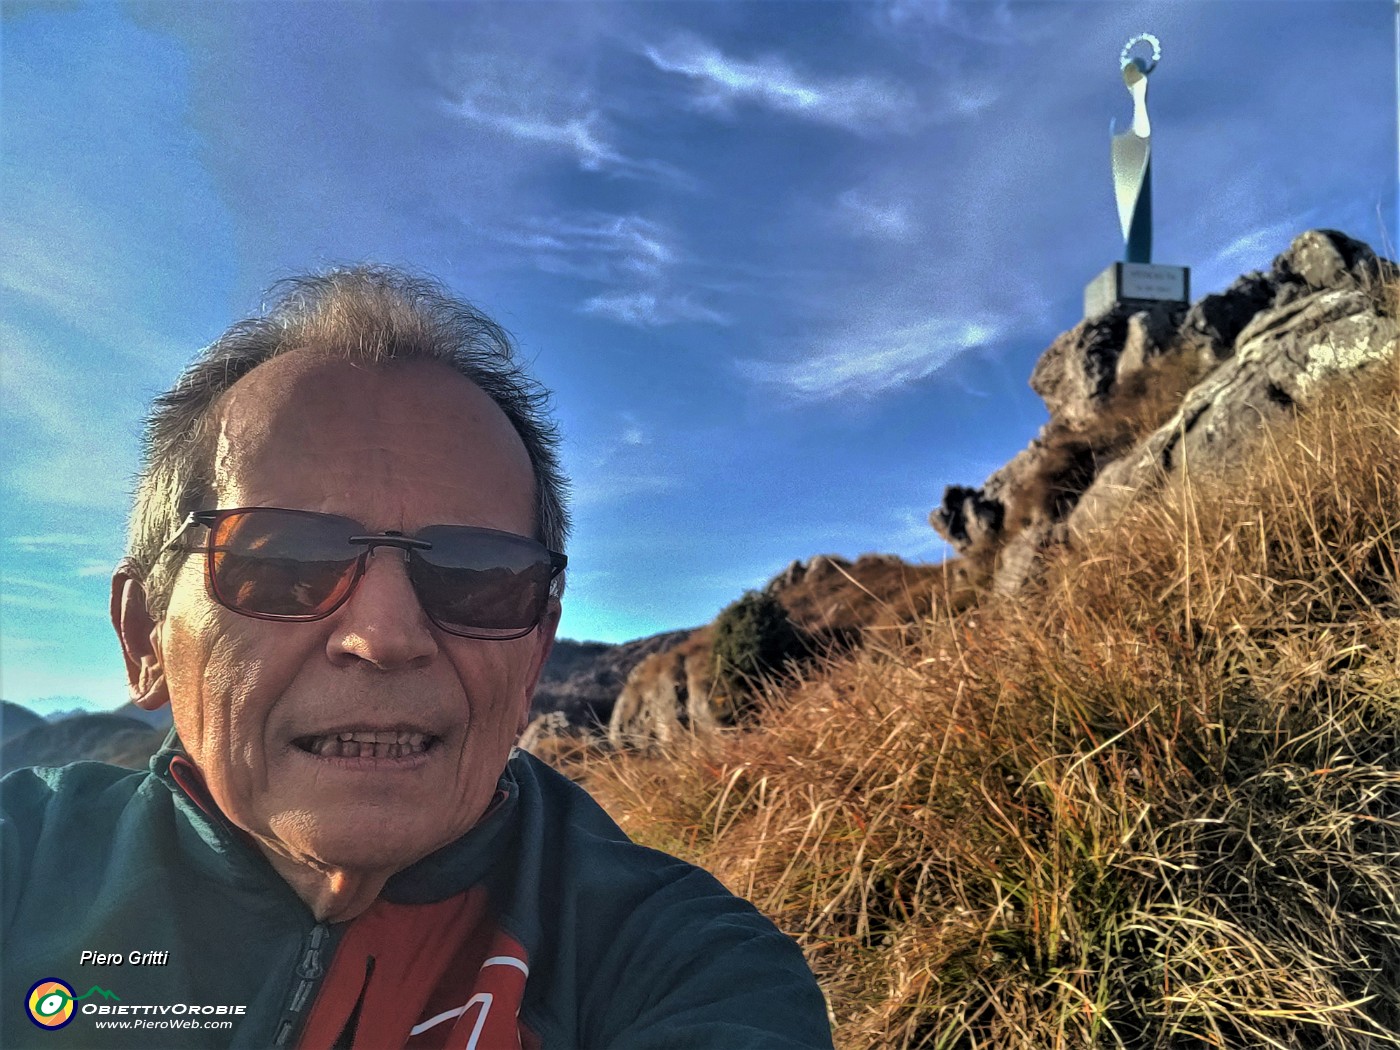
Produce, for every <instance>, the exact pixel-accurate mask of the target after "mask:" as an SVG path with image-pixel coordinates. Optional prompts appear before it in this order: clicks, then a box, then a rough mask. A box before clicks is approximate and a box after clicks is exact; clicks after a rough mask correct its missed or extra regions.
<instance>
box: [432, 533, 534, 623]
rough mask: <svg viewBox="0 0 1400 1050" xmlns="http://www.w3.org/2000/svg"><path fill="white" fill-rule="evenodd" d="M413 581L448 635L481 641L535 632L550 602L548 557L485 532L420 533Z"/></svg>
mask: <svg viewBox="0 0 1400 1050" xmlns="http://www.w3.org/2000/svg"><path fill="white" fill-rule="evenodd" d="M417 535H418V538H419V539H424V540H427V541H428V542H430V543H431V544H432V545H433V547H432V549H431V550H425V551H414V552H413V553H414V557H413V564H414V575H413V581H414V584H415V586H416V587H417V589H418V596H419V598H420V600H421V601H422V602H423V608H424V609H425V610H426V611H427V613H428V615H429V616H431V617H432V618H433V619H434V620H435V621H436V622H437V623H438V624H439V625H440V626H442V627H443V628H445V629H446V630H449V631H461V632H470V633H472V634H474V635H476V636H478V637H482V638H491V637H503V636H506V635H510V634H520V633H523V632H525V631H528V630H529V629H530V628H532V627H534V626H535V624H537V623H538V622H539V620H540V617H541V616H542V615H543V613H544V609H545V605H546V603H547V602H548V600H549V581H550V578H551V576H552V570H551V566H550V562H549V552H548V551H546V550H545V549H544V547H542V546H541V545H540V544H538V543H536V542H535V541H534V540H530V539H526V538H525V537H524V536H512V535H510V534H509V533H501V532H492V531H490V530H486V529H469V528H464V527H456V526H451V525H437V526H433V527H431V528H427V529H424V530H423V531H422V532H420V533H418V534H417Z"/></svg>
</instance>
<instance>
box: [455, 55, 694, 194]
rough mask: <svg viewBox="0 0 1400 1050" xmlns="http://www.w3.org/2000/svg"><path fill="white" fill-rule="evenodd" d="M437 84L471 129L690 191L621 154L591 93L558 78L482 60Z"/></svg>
mask: <svg viewBox="0 0 1400 1050" xmlns="http://www.w3.org/2000/svg"><path fill="white" fill-rule="evenodd" d="M439 79H440V81H441V82H442V83H443V90H444V91H445V92H446V93H447V95H448V98H449V99H450V102H449V111H450V112H451V113H453V114H455V115H456V116H457V117H458V118H459V119H461V120H464V121H466V122H468V123H470V124H474V125H476V126H478V127H482V128H487V129H489V130H491V131H494V132H496V133H498V134H501V135H504V136H506V137H507V138H510V139H512V140H514V141H516V142H518V143H520V144H522V145H524V146H526V147H531V146H533V147H539V148H543V149H545V150H550V151H553V152H556V153H561V154H564V155H566V156H569V157H571V158H572V159H573V160H574V162H575V163H577V164H578V166H579V167H580V168H582V169H583V170H584V171H589V172H603V173H607V174H611V175H622V176H628V177H632V178H647V179H659V180H662V181H666V182H671V183H676V184H678V185H682V186H692V185H693V180H691V179H690V178H689V177H688V176H687V175H685V174H684V173H683V172H681V171H680V170H678V169H676V168H674V167H672V166H671V165H668V164H664V163H661V162H660V161H655V160H650V159H647V158H642V157H635V156H630V155H628V154H627V153H625V152H624V151H623V150H621V149H619V148H618V147H617V146H616V145H615V144H614V141H613V140H614V138H615V136H616V131H615V129H614V127H613V123H612V121H610V120H609V118H608V116H607V115H606V114H605V112H604V107H603V106H602V105H601V104H600V103H599V102H598V101H596V99H595V98H594V94H593V91H592V89H591V88H590V87H589V86H587V85H586V84H581V83H577V82H573V83H566V82H565V80H564V78H563V77H562V76H561V75H560V74H559V73H557V72H555V71H553V70H550V69H547V68H544V67H542V66H538V65H536V66H530V65H525V64H521V63H519V62H516V61H514V60H509V59H502V58H489V57H486V56H484V55H477V56H475V58H474V59H473V60H472V61H471V62H470V63H465V62H464V63H460V64H459V65H458V68H457V69H456V70H454V71H452V72H444V73H440V74H439Z"/></svg>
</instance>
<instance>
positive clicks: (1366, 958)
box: [580, 286, 1400, 1050]
mask: <svg viewBox="0 0 1400 1050" xmlns="http://www.w3.org/2000/svg"><path fill="white" fill-rule="evenodd" d="M1388 294H1390V295H1391V296H1392V297H1393V296H1395V295H1396V294H1400V293H1397V291H1396V289H1395V287H1394V286H1392V287H1391V288H1390V291H1389V293H1388ZM1392 301H1394V300H1392ZM1398 550H1400V358H1397V359H1394V360H1392V361H1390V362H1382V363H1378V364H1375V365H1373V366H1371V368H1370V370H1369V371H1368V372H1367V373H1365V374H1364V375H1363V376H1362V377H1361V379H1360V380H1358V381H1356V382H1353V383H1349V384H1348V385H1346V386H1345V387H1342V388H1339V389H1338V390H1337V391H1335V392H1333V393H1331V394H1328V395H1326V396H1325V397H1324V398H1323V399H1321V400H1320V401H1319V402H1318V403H1317V404H1316V405H1315V406H1314V407H1313V408H1312V409H1310V410H1309V411H1308V412H1307V413H1305V414H1302V415H1300V416H1299V417H1298V418H1297V419H1295V420H1294V421H1292V422H1291V423H1290V424H1288V425H1286V426H1281V427H1276V428H1274V429H1272V430H1270V431H1268V432H1267V434H1266V437H1265V439H1264V440H1263V441H1262V443H1261V444H1260V446H1259V447H1258V449H1257V450H1256V452H1255V453H1254V455H1253V457H1252V458H1251V460H1250V461H1249V462H1248V463H1247V464H1246V465H1245V466H1244V467H1243V468H1242V469H1239V470H1236V471H1234V472H1233V473H1231V474H1230V475H1229V476H1228V477H1213V476H1210V475H1208V474H1206V473H1205V472H1204V471H1203V470H1201V469H1200V465H1197V464H1188V465H1187V470H1186V476H1185V478H1184V480H1182V481H1180V482H1179V483H1174V484H1173V485H1172V486H1170V487H1168V488H1167V489H1165V490H1163V491H1161V492H1159V493H1157V494H1154V495H1153V496H1151V497H1148V498H1144V499H1142V500H1140V501H1139V502H1138V503H1137V504H1136V505H1135V506H1133V507H1131V508H1130V509H1129V510H1128V512H1127V515H1126V517H1125V518H1123V519H1122V520H1120V521H1119V522H1118V523H1116V524H1115V525H1113V526H1112V527H1109V528H1106V529H1105V530H1103V531H1101V532H1100V533H1098V534H1096V535H1094V536H1092V537H1088V538H1087V539H1085V540H1084V541H1082V542H1081V543H1080V546H1079V548H1078V549H1075V550H1067V551H1064V552H1062V553H1061V554H1059V555H1057V556H1056V558H1055V559H1054V560H1053V562H1052V563H1051V564H1050V566H1049V568H1048V572H1047V573H1046V575H1045V578H1044V579H1043V580H1042V581H1041V582H1040V583H1038V584H1036V585H1035V588H1034V590H1032V591H1031V592H1029V593H1022V594H1021V595H1020V596H1018V597H1017V598H1015V599H1005V598H997V597H993V596H991V595H984V596H983V597H982V598H981V599H980V600H979V601H977V602H976V603H975V604H974V605H973V606H972V607H971V608H964V609H961V610H959V611H955V610H953V609H944V610H942V611H941V612H935V614H934V615H932V616H929V617H925V618H923V619H922V620H920V622H919V623H918V624H917V629H915V630H913V631H904V632H890V633H888V634H887V635H884V636H880V635H875V636H874V640H872V641H868V642H867V644H866V645H865V647H864V648H863V649H862V650H860V651H859V652H857V653H856V654H854V655H852V656H850V657H847V658H843V659H841V660H839V661H832V662H828V663H827V664H825V665H823V666H821V667H820V668H819V669H816V670H810V671H808V672H807V673H806V674H805V676H804V677H803V678H802V679H801V680H800V681H798V682H796V683H795V684H789V685H788V686H786V687H784V688H783V689H782V691H781V692H778V691H774V692H772V693H771V694H770V696H769V697H768V702H767V706H766V714H765V716H764V721H763V725H762V726H761V728H760V729H758V730H754V731H748V732H743V733H729V734H721V735H716V736H711V737H704V738H693V739H689V740H687V741H685V742H684V743H682V744H681V745H678V746H676V747H673V748H672V750H671V752H670V753H669V754H667V755H665V756H663V757H654V756H653V757H645V756H639V755H628V754H620V755H613V756H603V757H591V758H590V757H586V756H585V757H582V758H580V761H582V772H581V774H580V775H581V778H582V779H583V780H584V782H585V783H586V785H587V786H588V788H589V789H590V790H591V791H592V792H593V793H594V794H595V795H596V796H598V797H599V798H600V799H601V800H602V801H603V802H604V804H605V805H606V806H607V807H608V809H609V811H610V812H612V813H613V815H614V816H615V817H617V818H618V819H619V820H620V822H621V823H622V824H623V825H624V827H625V828H626V829H627V830H628V831H629V833H630V834H632V835H633V836H634V837H635V838H637V839H639V840H640V841H642V842H645V843H647V844H649V845H653V846H657V847H659V848H662V849H666V850H669V851H671V852H675V853H679V854H680V855H683V856H685V857H687V858H689V859H691V860H694V861H695V862H697V863H699V864H702V865H704V866H705V867H707V868H709V869H710V870H712V871H714V872H715V873H716V874H717V875H719V876H720V877H721V878H722V879H723V880H724V881H725V882H726V884H727V885H729V886H730V888H731V889H733V890H734V891H735V892H737V893H740V894H743V895H745V896H747V897H749V898H750V899H752V900H753V901H754V902H755V904H757V905H758V906H759V907H760V908H761V909H763V910H764V911H765V912H766V913H767V914H768V915H770V916H771V917H772V918H773V919H774V920H775V921H776V922H778V923H779V925H781V926H782V927H783V928H784V929H786V930H787V931H788V932H790V933H791V934H792V935H793V936H794V937H796V938H797V940H798V941H799V942H800V943H801V944H802V945H803V947H804V949H805V950H806V952H807V956H808V958H809V960H810V962H811V964H812V967H813V969H814V970H815V972H816V973H817V975H818V977H819V979H820V980H821V982H822V986H823V988H824V990H825V991H826V994H827V996H828V999H829V1002H830V1005H831V1009H832V1012H833V1016H834V1019H835V1024H836V1031H837V1041H838V1045H839V1046H842V1047H849V1048H856V1047H938V1048H954V1047H957V1048H971V1047H988V1048H992V1047H995V1048H998V1050H1000V1048H1022V1047H1024V1048H1029V1047H1065V1048H1083V1047H1099V1046H1103V1047H1134V1048H1136V1047H1204V1046H1229V1047H1270V1046H1272V1047H1287V1048H1297V1047H1358V1048H1359V1047H1373V1046H1390V1045H1400V1034H1397V1033H1400V582H1397V581H1400V553H1397V551H1398Z"/></svg>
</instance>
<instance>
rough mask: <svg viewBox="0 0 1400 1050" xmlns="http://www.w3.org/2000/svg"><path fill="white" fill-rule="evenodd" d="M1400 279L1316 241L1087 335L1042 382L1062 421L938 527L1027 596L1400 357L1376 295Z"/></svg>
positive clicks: (1091, 326) (1302, 240)
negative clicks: (1163, 490)
mask: <svg viewBox="0 0 1400 1050" xmlns="http://www.w3.org/2000/svg"><path fill="white" fill-rule="evenodd" d="M1396 274H1397V270H1396V267H1395V265H1394V264H1393V263H1391V262H1389V261H1387V260H1384V259H1378V258H1377V256H1376V255H1375V253H1374V252H1372V251H1371V249H1370V248H1369V247H1367V246H1366V245H1365V244H1362V243H1361V242H1360V241H1357V240H1354V239H1352V238H1350V237H1347V236H1346V235H1344V234H1341V233H1338V232H1337V231H1335V230H1309V231H1307V232H1306V233H1303V234H1301V235H1300V236H1298V237H1297V238H1296V239H1294V241H1293V243H1292V244H1290V245H1289V247H1288V249H1287V250H1286V251H1284V252H1282V253H1281V254H1280V255H1278V256H1277V257H1276V258H1275V259H1274V260H1273V263H1272V265H1271V267H1270V269H1269V270H1268V271H1267V272H1258V271H1256V272H1253V273H1248V274H1245V275H1244V276H1242V277H1240V278H1239V279H1237V280H1236V281H1234V282H1233V283H1232V284H1231V285H1230V286H1229V287H1228V288H1227V289H1225V291H1223V292H1220V293H1217V294H1212V295H1207V296H1204V297H1202V298H1201V299H1199V300H1198V301H1197V302H1196V303H1194V304H1193V305H1192V306H1191V307H1190V308H1189V309H1185V310H1183V309H1182V308H1181V307H1180V306H1176V307H1170V306H1166V305H1163V306H1160V307H1157V308H1155V309H1153V310H1151V311H1139V312H1133V313H1129V312H1127V311H1126V310H1119V311H1114V312H1111V313H1109V314H1107V315H1105V316H1103V317H1100V318H1097V319H1095V320H1093V321H1086V322H1081V323H1080V324H1078V325H1076V326H1075V327H1074V328H1072V329H1070V330H1069V331H1068V332H1065V333H1064V334H1062V335H1061V336H1059V338H1057V339H1056V340H1054V342H1052V343H1051V345H1050V347H1049V348H1048V349H1047V350H1046V351H1045V353H1044V354H1042V355H1041V357H1040V359H1039V360H1038V361H1037V362H1036V366H1035V369H1034V371H1033V372H1032V374H1031V380H1030V385H1031V388H1032V389H1034V390H1035V391H1036V393H1038V394H1040V396H1041V397H1042V398H1044V399H1045V403H1046V405H1047V407H1048V408H1049V409H1050V421H1049V423H1047V424H1046V425H1045V426H1044V427H1042V428H1041V430H1040V433H1039V434H1038V435H1037V436H1036V437H1035V438H1034V439H1032V440H1031V442H1030V444H1029V445H1028V446H1027V447H1026V448H1025V449H1023V450H1022V451H1021V452H1020V453H1018V454H1017V455H1016V456H1015V457H1013V458H1012V459H1011V461H1010V462H1008V463H1007V464H1006V465H1005V466H1003V467H1002V468H1000V469H999V470H997V471H995V472H994V473H993V474H992V475H991V476H990V477H988V478H987V480H986V481H985V482H983V484H982V485H981V486H979V487H971V486H967V485H950V486H948V487H947V488H946V489H945V490H944V493H943V499H942V502H941V503H940V505H939V506H938V507H936V508H935V509H934V510H933V512H932V513H931V514H930V516H929V520H930V523H931V524H932V525H933V527H934V528H935V529H936V530H937V531H938V532H939V534H940V535H942V536H943V537H944V539H946V540H947V541H948V542H949V543H950V544H952V545H953V547H954V548H955V549H956V550H957V551H958V553H959V554H960V555H962V556H964V557H973V558H975V559H977V560H978V563H979V564H982V565H984V566H990V567H991V568H992V570H993V571H992V586H993V588H994V589H995V590H997V591H1000V592H1002V593H1015V592H1016V591H1017V590H1018V589H1019V588H1020V587H1022V586H1023V585H1024V584H1025V582H1026V581H1027V580H1029V579H1031V578H1032V577H1033V576H1034V575H1035V571H1036V567H1037V565H1038V562H1039V561H1040V559H1041V554H1042V553H1043V551H1044V550H1045V548H1046V547H1047V546H1049V545H1053V544H1055V543H1059V542H1064V541H1066V540H1067V539H1069V538H1071V537H1081V538H1082V537H1083V536H1084V535H1086V534H1087V531H1088V530H1091V529H1092V528H1093V527H1094V526H1095V525H1097V524H1100V523H1102V522H1105V521H1107V520H1110V519H1111V518H1112V517H1113V516H1114V515H1115V514H1116V513H1117V512H1118V510H1119V509H1121V507H1122V506H1123V505H1124V504H1125V503H1127V502H1128V501H1130V500H1131V499H1132V498H1133V497H1134V495H1135V494H1136V493H1137V492H1140V491H1144V490H1145V489H1147V488H1150V487H1151V486H1152V485H1154V484H1156V483H1158V482H1159V481H1160V480H1161V479H1162V478H1164V477H1166V476H1168V475H1170V474H1171V473H1173V472H1174V471H1180V470H1181V469H1183V466H1184V465H1186V464H1190V463H1198V464H1220V463H1224V462H1227V461H1228V460H1229V459H1230V458H1232V457H1234V456H1236V455H1238V454H1239V453H1240V452H1241V451H1243V449H1244V447H1245V446H1246V445H1247V444H1248V443H1249V442H1250V441H1251V440H1252V439H1253V437H1255V436H1256V435H1257V434H1258V432H1259V429H1260V427H1261V426H1263V425H1266V424H1267V422H1268V421H1269V420H1270V419H1272V418H1277V417H1278V416H1279V415H1281V414H1282V413H1285V412H1289V411H1293V410H1294V409H1295V408H1297V407H1298V406H1300V405H1304V404H1306V402H1307V401H1308V400H1310V398H1311V397H1312V396H1313V394H1314V392H1315V390H1316V388H1317V387H1318V386H1319V385H1320V384H1323V383H1325V382H1327V381H1328V380H1329V379H1332V378H1335V377H1338V376H1341V375H1345V374H1347V373H1348V372H1352V371H1355V370H1356V369H1358V368H1363V367H1366V366H1367V365H1368V363H1370V362H1372V361H1375V360H1378V359H1379V358H1381V357H1383V356H1385V355H1386V354H1387V353H1390V352H1393V351H1394V347H1395V345H1396V339H1397V336H1396V320H1395V318H1394V317H1392V316H1391V313H1393V310H1392V309H1388V308H1385V307H1383V306H1381V305H1379V304H1378V303H1377V301H1376V297H1375V294H1374V292H1373V291H1372V289H1373V288H1374V287H1375V286H1376V284H1377V281H1378V279H1380V278H1382V277H1387V276H1389V277H1394V276H1395V275H1396Z"/></svg>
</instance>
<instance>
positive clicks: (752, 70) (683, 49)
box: [643, 35, 915, 132]
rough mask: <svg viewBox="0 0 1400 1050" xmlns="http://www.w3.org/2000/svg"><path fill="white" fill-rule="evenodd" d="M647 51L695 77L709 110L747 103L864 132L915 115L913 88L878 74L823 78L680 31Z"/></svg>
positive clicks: (668, 68) (658, 62)
mask: <svg viewBox="0 0 1400 1050" xmlns="http://www.w3.org/2000/svg"><path fill="white" fill-rule="evenodd" d="M643 53H644V54H645V55H646V57H647V58H648V59H649V60H650V61H651V63H652V64H653V65H654V66H656V68H657V69H659V70H661V71H662V72H665V73H676V74H679V75H681V76H684V77H688V78H689V79H690V80H691V81H693V82H694V84H695V87H696V92H697V93H696V95H695V103H696V105H697V106H699V107H701V108H703V109H708V110H713V111H718V112H726V111H727V110H729V109H730V107H731V106H733V105H734V104H735V103H739V102H747V103H750V104H753V105H757V106H762V107H765V108H767V109H770V110H773V111H775V112H778V113H786V114H789V115H791V116H796V117H801V118H803V119H805V120H811V121H815V122H817V123H821V124H831V125H835V126H837V127H843V128H846V129H848V130H851V131H858V132H869V131H871V130H872V129H873V128H876V127H882V128H892V127H902V126H905V125H907V124H908V123H909V122H910V121H911V119H912V118H913V116H914V115H915V105H914V98H913V95H912V93H911V92H909V91H908V90H907V89H905V88H903V87H901V86H899V85H896V84H891V83H888V82H886V81H882V80H877V79H875V78H873V77H844V78H829V79H826V80H822V79H819V78H816V77H812V76H807V75H804V74H802V73H800V72H798V71H797V70H796V69H794V68H793V67H792V66H791V65H790V64H789V63H788V62H787V61H786V60H784V59H783V58H781V57H780V56H777V55H769V56H766V57H763V58H759V59H754V60H751V61H749V60H744V59H739V58H733V57H730V56H728V55H725V54H723V53H722V52H721V51H719V50H718V49H717V48H715V47H714V46H713V45H711V44H707V43H705V42H704V41H703V40H700V39H699V38H697V37H694V36H689V35H686V36H678V37H676V38H675V39H673V40H671V41H670V42H669V43H668V44H666V45H665V46H663V47H648V48H645V49H644V50H643Z"/></svg>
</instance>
